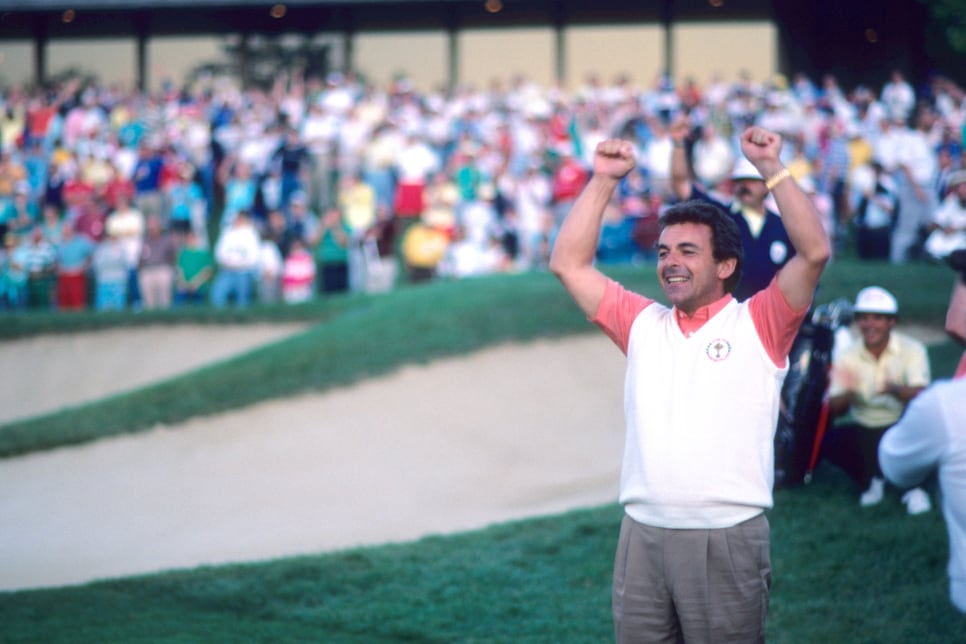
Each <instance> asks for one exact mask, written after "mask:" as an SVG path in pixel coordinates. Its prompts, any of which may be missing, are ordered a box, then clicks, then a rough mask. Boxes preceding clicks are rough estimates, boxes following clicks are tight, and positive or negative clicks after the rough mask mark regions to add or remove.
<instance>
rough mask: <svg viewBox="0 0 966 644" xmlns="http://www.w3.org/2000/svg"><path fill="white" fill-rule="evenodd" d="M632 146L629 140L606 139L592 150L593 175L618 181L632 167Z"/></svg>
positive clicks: (633, 159) (633, 161)
mask: <svg viewBox="0 0 966 644" xmlns="http://www.w3.org/2000/svg"><path fill="white" fill-rule="evenodd" d="M635 162H636V160H635V158H634V146H633V145H632V144H631V143H630V142H629V141H623V140H621V139H607V140H605V141H601V142H600V143H598V144H597V149H596V150H595V151H594V175H596V176H598V177H605V178H609V179H614V180H615V181H619V180H620V179H623V178H624V176H626V175H627V173H628V172H630V171H631V170H632V169H633V168H634V164H635Z"/></svg>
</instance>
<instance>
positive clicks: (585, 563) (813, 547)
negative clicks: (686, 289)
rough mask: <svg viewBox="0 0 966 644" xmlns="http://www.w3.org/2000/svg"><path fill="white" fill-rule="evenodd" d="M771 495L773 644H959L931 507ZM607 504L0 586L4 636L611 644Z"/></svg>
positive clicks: (822, 481)
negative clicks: (207, 563) (123, 573)
mask: <svg viewBox="0 0 966 644" xmlns="http://www.w3.org/2000/svg"><path fill="white" fill-rule="evenodd" d="M817 474H818V475H817V477H816V479H815V480H814V481H813V482H812V483H811V484H810V485H808V486H805V487H801V488H797V489H793V490H782V491H779V492H778V493H777V494H776V508H775V509H774V510H773V511H772V512H771V513H770V515H769V520H770V522H771V525H772V563H773V568H774V582H773V585H772V597H771V608H770V613H769V619H768V640H769V641H770V642H787V643H790V644H792V643H794V644H798V643H801V642H850V643H851V642H897V643H899V642H903V643H904V642H913V641H915V642H924V643H928V642H937V643H938V642H961V641H963V636H964V634H966V622H964V619H963V618H962V617H961V616H960V615H958V614H957V613H956V611H955V610H954V609H953V608H952V607H951V605H950V603H949V601H948V599H947V581H946V576H945V564H946V553H947V548H946V533H945V530H944V527H943V522H942V518H941V516H940V514H939V513H938V512H936V511H934V512H931V513H929V514H928V515H924V516H918V517H909V516H908V515H906V514H905V511H904V509H903V508H902V506H901V504H900V503H899V501H898V499H897V498H896V495H895V494H890V495H888V496H887V499H886V501H885V502H883V503H882V504H881V505H880V506H877V507H875V508H866V509H863V510H861V511H859V508H858V506H857V503H856V495H855V493H854V491H853V490H852V489H851V487H850V483H849V482H848V481H847V480H846V479H845V478H844V476H843V475H841V473H840V472H839V471H837V470H831V469H824V466H823V468H819V471H818V473H817ZM619 521H620V509H619V507H617V506H615V505H607V506H603V507H598V508H591V509H587V510H581V511H575V512H571V513H567V514H563V515H559V516H553V517H544V518H537V519H531V520H527V521H520V522H514V523H508V524H502V525H497V526H493V527H490V528H487V529H485V530H481V531H476V532H471V533H465V534H459V535H455V536H449V537H428V538H425V539H422V540H420V541H416V542H412V543H406V544H397V545H389V546H383V547H378V548H363V549H353V550H347V551H343V552H337V553H332V554H327V555H319V556H303V557H296V558H289V559H281V560H277V561H272V562H265V563H257V564H244V565H230V566H221V567H212V568H199V569H195V570H188V571H175V572H169V573H164V574H158V575H151V576H144V577H132V578H128V579H121V580H114V581H103V582H97V583H92V584H89V585H85V586H78V587H69V588H61V589H53V590H34V591H24V592H18V593H0V640H2V641H5V642H71V643H77V644H80V643H84V642H92V643H94V642H97V643H100V642H118V643H121V642H142V641H151V642H211V641H219V642H230V641H231V642H233V641H245V642H304V641H317V642H336V643H337V642H365V643H369V642H607V641H610V640H612V634H611V633H612V631H611V621H610V578H611V564H612V560H613V552H614V547H615V545H616V539H617V529H618V524H619Z"/></svg>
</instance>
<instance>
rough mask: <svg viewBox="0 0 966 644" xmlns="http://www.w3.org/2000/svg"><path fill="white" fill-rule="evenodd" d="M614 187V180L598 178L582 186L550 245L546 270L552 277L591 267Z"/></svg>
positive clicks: (595, 177)
mask: <svg viewBox="0 0 966 644" xmlns="http://www.w3.org/2000/svg"><path fill="white" fill-rule="evenodd" d="M616 187H617V180H616V179H613V178H610V177H601V176H598V175H594V176H593V177H591V179H590V181H589V182H588V183H587V185H586V186H584V189H583V191H581V193H580V196H578V197H577V200H576V201H575V202H574V205H573V208H571V209H570V212H569V213H568V214H567V218H566V219H564V222H563V224H562V225H561V226H560V232H559V233H558V234H557V239H556V241H555V242H554V246H553V254H552V256H551V257H550V270H551V271H552V272H553V273H554V274H557V275H560V273H561V272H564V271H566V270H570V269H573V268H580V267H583V266H589V265H591V264H593V262H594V257H595V255H596V254H597V244H598V241H599V239H600V227H601V220H602V219H603V215H604V209H605V208H606V207H607V204H608V203H609V202H610V199H611V197H612V196H613V194H614V189H615V188H616Z"/></svg>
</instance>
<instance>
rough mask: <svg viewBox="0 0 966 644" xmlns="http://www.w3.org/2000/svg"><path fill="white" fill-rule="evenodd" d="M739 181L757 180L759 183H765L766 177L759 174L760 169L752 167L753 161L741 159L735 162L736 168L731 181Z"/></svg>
mask: <svg viewBox="0 0 966 644" xmlns="http://www.w3.org/2000/svg"><path fill="white" fill-rule="evenodd" d="M738 179H757V180H759V181H764V180H765V179H764V177H762V176H761V173H760V172H758V169H757V168H756V167H755V166H754V165H752V163H751V161H749V160H748V159H746V158H745V157H740V158H739V159H738V160H737V161H736V162H735V167H734V169H733V170H732V171H731V180H732V181H737V180H738Z"/></svg>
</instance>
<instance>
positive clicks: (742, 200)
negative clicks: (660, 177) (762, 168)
mask: <svg viewBox="0 0 966 644" xmlns="http://www.w3.org/2000/svg"><path fill="white" fill-rule="evenodd" d="M688 131H689V125H688V120H687V117H684V116H682V117H680V118H679V119H677V120H676V121H674V123H672V124H671V129H670V134H671V140H672V142H673V147H672V149H671V150H672V151H671V188H672V190H673V191H674V194H675V195H677V197H678V198H679V199H681V200H682V201H686V200H689V199H700V200H701V201H706V202H708V203H711V204H713V205H715V206H717V207H718V208H720V209H721V210H723V211H725V212H727V213H728V214H730V215H731V217H732V218H733V219H734V221H735V223H736V224H738V230H739V232H740V233H741V246H742V250H743V252H744V266H743V268H742V273H741V279H740V281H739V282H738V286H737V288H735V290H734V293H733V295H734V297H735V299H736V300H738V301H739V302H742V301H744V300H747V299H748V298H749V297H751V296H752V295H754V294H755V293H757V292H758V291H760V290H762V289H764V288H765V287H766V286H768V284H769V283H770V282H771V281H772V279H773V278H774V277H775V274H776V273H778V269H780V268H781V267H782V266H784V265H785V264H786V263H787V262H788V260H789V259H791V257H792V255H794V254H795V248H794V246H792V243H791V240H789V238H788V233H787V232H786V231H785V226H784V224H782V220H781V217H779V216H778V214H776V213H774V212H772V211H770V210H769V209H768V208H767V207H766V205H765V200H766V199H767V198H768V193H769V192H770V187H769V186H768V185H766V183H765V179H764V178H762V176H761V173H759V172H758V170H756V169H755V166H754V165H752V164H751V162H750V161H748V159H746V158H745V157H743V156H739V157H738V161H737V162H736V163H735V166H734V169H733V170H732V172H731V182H732V186H733V190H734V201H733V202H732V203H731V205H730V206H729V205H725V204H722V203H721V202H719V201H717V200H715V199H714V198H712V197H711V196H709V195H708V194H706V193H705V192H703V191H702V190H701V189H700V188H699V187H698V186H697V185H695V184H694V183H693V182H692V180H691V172H690V169H689V167H688V160H687V155H686V153H685V150H684V141H685V139H686V138H687V136H688Z"/></svg>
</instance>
